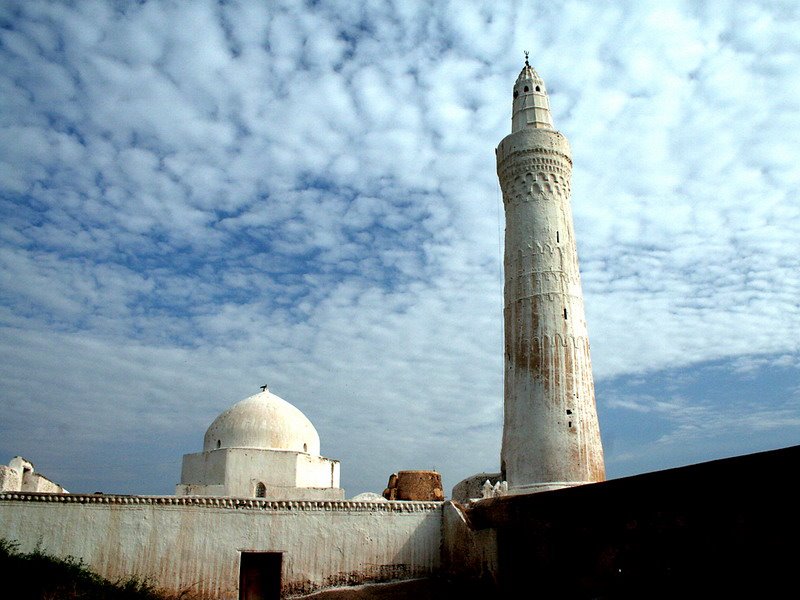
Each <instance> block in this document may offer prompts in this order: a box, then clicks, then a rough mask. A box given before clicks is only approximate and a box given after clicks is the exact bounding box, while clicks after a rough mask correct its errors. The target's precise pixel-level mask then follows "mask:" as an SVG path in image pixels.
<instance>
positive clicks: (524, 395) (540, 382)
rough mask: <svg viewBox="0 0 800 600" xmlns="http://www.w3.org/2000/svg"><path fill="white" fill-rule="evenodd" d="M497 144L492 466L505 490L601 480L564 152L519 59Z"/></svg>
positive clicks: (535, 81) (532, 75) (539, 87)
mask: <svg viewBox="0 0 800 600" xmlns="http://www.w3.org/2000/svg"><path fill="white" fill-rule="evenodd" d="M511 131H512V133H511V134H510V135H508V136H506V137H505V138H504V139H503V141H501V142H500V145H499V146H498V147H497V150H496V151H495V152H496V155H497V175H498V177H499V179H500V187H501V188H502V190H503V204H504V205H505V214H506V239H505V258H504V262H503V266H504V271H505V289H504V292H503V293H504V300H505V307H504V313H503V314H504V323H505V391H504V409H505V410H504V413H505V416H504V425H503V450H502V456H501V459H502V471H503V475H504V478H505V479H506V480H507V481H508V486H509V492H511V493H526V492H537V491H545V490H549V489H555V488H559V487H567V486H572V485H579V484H582V483H591V482H595V481H602V480H603V479H604V478H605V467H604V465H603V447H602V444H601V441H600V428H599V425H598V420H597V409H596V407H595V399H594V380H593V378H592V364H591V358H590V356H589V336H588V333H587V329H586V319H585V316H584V308H583V292H582V291H581V280H580V272H579V270H578V252H577V248H576V245H575V234H574V228H573V224H572V209H571V207H570V178H571V174H572V158H571V153H570V148H569V143H568V142H567V139H566V138H565V137H564V136H563V135H561V134H560V133H559V132H558V131H556V130H555V129H554V128H553V122H552V119H551V116H550V105H549V101H548V98H547V91H546V89H545V86H544V81H542V79H541V77H539V75H538V74H537V73H536V71H535V70H534V69H533V67H531V65H530V63H529V62H528V53H527V52H526V53H525V66H523V67H522V72H521V73H520V74H519V77H517V81H516V83H515V84H514V109H513V117H512V127H511Z"/></svg>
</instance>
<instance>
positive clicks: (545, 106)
mask: <svg viewBox="0 0 800 600" xmlns="http://www.w3.org/2000/svg"><path fill="white" fill-rule="evenodd" d="M528 56H529V54H528V51H527V50H526V51H525V65H524V66H523V67H522V71H520V73H519V76H518V77H517V81H516V83H515V84H514V108H513V110H512V112H511V131H512V133H513V132H515V131H519V130H520V129H525V128H528V127H534V128H536V129H553V118H552V117H551V116H550V100H549V99H548V97H547V90H546V88H545V87H544V81H543V80H542V78H541V77H539V74H538V73H537V72H536V70H535V69H534V68H533V67H532V66H531V63H530V62H528Z"/></svg>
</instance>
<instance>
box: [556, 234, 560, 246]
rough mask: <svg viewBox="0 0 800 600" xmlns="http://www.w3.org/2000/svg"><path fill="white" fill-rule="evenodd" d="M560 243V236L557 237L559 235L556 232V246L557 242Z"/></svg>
mask: <svg viewBox="0 0 800 600" xmlns="http://www.w3.org/2000/svg"><path fill="white" fill-rule="evenodd" d="M560 241H561V236H560V235H559V233H558V232H557V231H556V244H557V243H558V242H560Z"/></svg>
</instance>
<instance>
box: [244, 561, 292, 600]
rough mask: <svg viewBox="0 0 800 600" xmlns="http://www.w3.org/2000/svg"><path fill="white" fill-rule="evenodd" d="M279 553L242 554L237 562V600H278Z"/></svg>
mask: <svg viewBox="0 0 800 600" xmlns="http://www.w3.org/2000/svg"><path fill="white" fill-rule="evenodd" d="M282 561H283V554H282V553H281V552H244V551H242V553H241V558H240V562H239V600H280V597H281V563H282Z"/></svg>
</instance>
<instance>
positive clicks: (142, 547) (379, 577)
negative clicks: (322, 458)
mask: <svg viewBox="0 0 800 600" xmlns="http://www.w3.org/2000/svg"><path fill="white" fill-rule="evenodd" d="M441 507H442V504H441V503H438V502H384V503H378V502H276V501H267V500H257V499H253V498H239V499H237V498H191V497H181V498H179V497H172V496H166V497H141V496H103V495H66V494H64V495H62V494H22V493H7V494H0V531H2V532H3V536H4V537H6V538H8V539H11V540H17V541H19V543H20V549H21V550H23V551H30V550H33V549H34V547H36V546H37V545H38V547H40V548H41V550H42V551H44V552H48V553H52V554H55V555H57V556H74V557H76V558H80V559H82V560H83V561H84V562H85V563H86V564H87V565H88V566H89V567H90V568H92V569H94V570H96V571H97V572H98V573H100V574H101V575H103V576H105V577H109V578H111V579H116V578H118V577H128V576H130V575H138V576H140V577H147V578H151V579H152V580H153V581H154V582H155V583H156V584H157V585H158V586H160V587H164V588H166V589H170V590H176V591H177V590H183V589H190V590H191V591H192V592H193V593H196V594H198V595H199V596H200V597H202V598H209V599H210V598H215V599H216V598H220V599H222V600H233V599H235V598H238V577H239V555H240V552H241V551H242V550H245V551H248V550H251V551H270V552H282V553H283V557H284V559H283V572H282V579H283V584H282V589H283V594H284V596H290V595H293V594H302V593H308V592H310V591H313V590H315V589H319V588H322V587H331V586H335V585H345V584H355V583H361V582H367V581H387V580H391V579H407V578H414V577H426V576H430V575H432V574H434V573H435V572H437V571H438V570H439V567H440V545H441V535H442V534H441V522H442V520H441Z"/></svg>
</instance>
